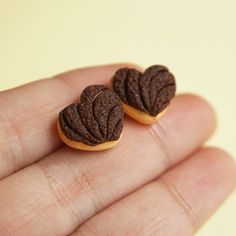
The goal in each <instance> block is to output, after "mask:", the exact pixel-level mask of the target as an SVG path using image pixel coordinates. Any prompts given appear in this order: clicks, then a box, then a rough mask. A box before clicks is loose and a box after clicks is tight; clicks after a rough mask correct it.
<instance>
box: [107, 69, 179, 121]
mask: <svg viewBox="0 0 236 236" xmlns="http://www.w3.org/2000/svg"><path fill="white" fill-rule="evenodd" d="M112 87H113V90H114V91H115V92H116V93H117V95H118V96H119V97H120V99H121V100H122V103H123V108H124V111H125V113H126V114H127V115H129V116H131V117H132V118H134V119H135V120H137V121H139V122H141V123H144V124H151V123H154V122H156V121H157V120H158V119H159V118H160V116H161V115H162V114H163V112H164V111H165V109H166V108H167V106H168V105H169V103H170V101H171V99H172V98H173V97H174V96H175V92H176V83H175V78H174V76H173V75H172V74H171V73H170V72H169V70H168V69H167V68H166V67H165V66H161V65H154V66H151V67H149V68H147V69H146V70H145V71H144V73H142V72H140V71H138V70H136V69H133V68H127V67H125V68H121V69H119V70H117V72H116V73H115V75H114V76H113V78H112Z"/></svg>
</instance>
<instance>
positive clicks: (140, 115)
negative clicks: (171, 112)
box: [122, 102, 166, 124]
mask: <svg viewBox="0 0 236 236" xmlns="http://www.w3.org/2000/svg"><path fill="white" fill-rule="evenodd" d="M122 105H123V108H124V112H125V114H127V115H128V116H130V117H131V118H133V119H134V120H136V121H138V122H140V123H142V124H153V123H155V122H157V120H158V119H160V117H161V116H162V115H163V114H164V113H165V111H166V109H165V110H163V111H162V112H161V113H159V114H158V115H157V116H150V115H149V114H147V113H145V112H142V111H139V110H138V109H136V108H133V107H131V106H129V105H127V104H125V103H123V102H122Z"/></svg>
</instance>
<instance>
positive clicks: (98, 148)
mask: <svg viewBox="0 0 236 236" xmlns="http://www.w3.org/2000/svg"><path fill="white" fill-rule="evenodd" d="M57 130H58V134H59V137H60V138H61V140H62V141H63V142H64V143H65V144H66V145H68V146H69V147H72V148H74V149H78V150H83V151H92V152H94V151H102V150H107V149H110V148H113V147H114V146H116V145H117V144H118V143H119V141H120V139H121V136H122V134H121V135H120V137H119V139H118V140H115V141H108V142H105V143H101V144H97V145H95V146H90V145H87V144H84V143H81V142H77V141H74V140H71V139H69V138H67V137H66V136H65V135H64V133H63V131H62V130H61V127H60V124H59V121H57Z"/></svg>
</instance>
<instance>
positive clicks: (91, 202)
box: [0, 95, 214, 236]
mask: <svg viewBox="0 0 236 236" xmlns="http://www.w3.org/2000/svg"><path fill="white" fill-rule="evenodd" d="M196 124H198V125H196ZM158 127H159V128H158ZM213 130H214V114H213V112H212V109H211V108H210V107H209V105H207V103H206V102H205V101H203V100H202V99H200V98H199V97H196V96H191V95H181V96H177V97H176V98H175V99H174V100H173V102H172V105H170V107H169V109H168V110H167V112H166V114H165V116H163V118H162V119H161V120H160V122H159V123H158V124H156V126H155V125H154V126H152V127H150V128H147V127H146V126H141V125H139V124H138V123H137V122H134V121H132V120H130V119H129V120H127V121H126V125H125V130H124V136H123V138H122V140H121V142H120V144H119V145H117V147H116V148H114V149H112V150H110V151H105V152H99V153H94V154H91V153H86V152H79V151H75V150H72V149H70V148H65V147H62V148H61V149H58V150H57V151H56V152H54V153H52V154H51V155H49V156H48V157H46V158H44V159H43V160H42V161H40V162H38V163H36V164H34V165H31V166H29V167H27V168H25V169H23V170H21V171H18V172H17V173H15V174H13V175H11V176H9V177H7V178H5V179H3V180H2V181H0V212H1V215H0V228H1V230H2V232H6V233H5V235H15V234H16V233H17V235H29V234H31V235H47V234H48V235H50V236H53V235H60V234H61V235H66V234H68V233H71V232H72V231H74V230H75V229H76V227H77V226H78V225H79V224H82V223H83V222H84V221H86V220H87V219H88V218H90V217H92V216H93V215H94V214H96V213H97V212H99V211H101V210H102V209H104V208H106V207H107V206H109V205H110V204H112V203H113V202H114V201H117V200H118V199H120V198H122V197H124V196H125V195H127V194H129V193H130V192H132V191H134V190H135V189H137V188H140V187H141V186H142V185H144V184H146V183H148V182H150V181H151V180H153V179H155V178H157V177H158V175H159V174H161V173H163V171H164V170H166V168H168V167H170V165H172V166H173V165H175V164H176V163H178V162H180V161H181V160H183V159H184V158H185V157H186V156H187V155H189V154H190V153H191V152H193V151H194V150H195V149H196V148H197V147H199V146H200V145H201V144H202V143H203V142H204V141H205V140H206V139H207V138H208V137H209V135H210V134H211V133H212V131H213ZM167 140H168V142H167ZM141 145H142V147H145V148H140V146H141ZM167 153H168V154H167Z"/></svg>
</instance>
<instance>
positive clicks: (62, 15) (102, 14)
mask: <svg viewBox="0 0 236 236" xmlns="http://www.w3.org/2000/svg"><path fill="white" fill-rule="evenodd" d="M235 55H236V1H235V0H195V1H193V0H178V1H177V0H172V1H171V0H162V1H161V0H159V1H158V0H140V1H138V0H119V1H114V0H113V1H111V0H100V1H98V0H61V1H60V0H57V1H56V0H55V1H50V0H0V89H7V88H10V87H13V86H16V85H20V84H23V83H26V82H30V81H33V80H36V79H38V78H42V77H47V76H51V75H53V74H55V73H58V72H62V71H64V70H68V69H71V68H75V67H82V66H88V65H94V64H104V63H112V62H117V61H118V62H123V61H129V62H134V63H138V64H140V65H142V66H148V65H150V64H154V63H160V64H165V65H167V66H168V67H170V68H171V70H172V71H173V72H174V73H175V75H176V77H177V80H178V91H179V92H183V91H187V92H194V93H198V94H201V95H202V96H204V97H205V98H207V99H208V100H209V101H210V102H211V103H212V105H213V106H214V107H215V109H216V110H217V112H218V120H219V128H218V130H217V133H216V134H215V136H214V138H212V139H211V141H210V143H211V144H214V145H219V146H220V147H223V148H225V149H227V150H228V151H229V152H231V153H232V154H233V155H234V156H236V145H235V140H236V129H235V122H236V112H235V106H236V105H235V103H236V88H235V87H236V82H235V81H236V66H235V63H236V56H235ZM235 221H236V195H232V196H231V198H230V199H229V200H228V201H227V202H226V203H225V204H224V205H223V207H222V208H220V210H219V211H218V212H217V214H216V215H215V216H214V217H213V218H212V219H211V220H210V221H209V223H208V224H207V225H206V226H204V228H203V229H202V230H201V231H200V232H199V233H198V235H200V236H209V235H210V236H218V235H227V236H235V235H236V222H235Z"/></svg>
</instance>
